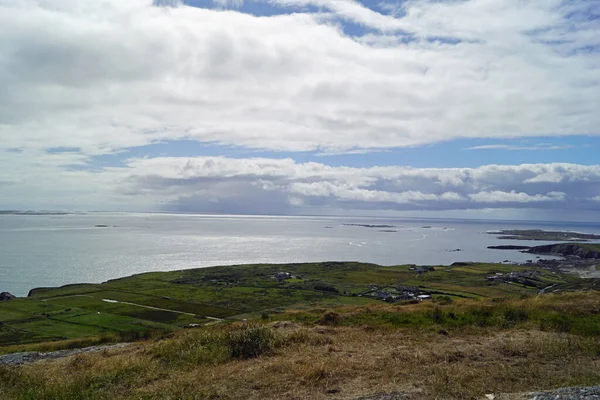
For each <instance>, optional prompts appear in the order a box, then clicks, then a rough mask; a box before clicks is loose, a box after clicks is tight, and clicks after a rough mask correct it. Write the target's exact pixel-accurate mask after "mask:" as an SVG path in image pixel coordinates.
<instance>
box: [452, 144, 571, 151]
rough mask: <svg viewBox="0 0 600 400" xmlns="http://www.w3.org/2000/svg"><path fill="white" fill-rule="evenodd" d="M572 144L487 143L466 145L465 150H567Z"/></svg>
mask: <svg viewBox="0 0 600 400" xmlns="http://www.w3.org/2000/svg"><path fill="white" fill-rule="evenodd" d="M572 148H573V146H572V145H553V144H535V145H531V146H515V145H509V144H486V145H481V146H472V147H466V148H464V149H463V150H530V151H536V150H567V149H572Z"/></svg>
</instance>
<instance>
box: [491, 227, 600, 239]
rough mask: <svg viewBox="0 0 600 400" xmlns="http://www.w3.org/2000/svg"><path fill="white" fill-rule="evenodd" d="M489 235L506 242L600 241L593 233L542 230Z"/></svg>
mask: <svg viewBox="0 0 600 400" xmlns="http://www.w3.org/2000/svg"><path fill="white" fill-rule="evenodd" d="M487 233H488V234H490V235H497V236H498V239H505V240H544V241H550V242H561V241H562V242H578V241H582V242H585V241H588V240H600V235H596V234H592V233H581V232H569V231H545V230H542V229H504V230H500V231H490V232H487Z"/></svg>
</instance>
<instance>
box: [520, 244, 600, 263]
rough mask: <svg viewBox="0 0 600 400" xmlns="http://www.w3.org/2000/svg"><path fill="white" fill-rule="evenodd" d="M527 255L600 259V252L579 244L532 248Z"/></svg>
mask: <svg viewBox="0 0 600 400" xmlns="http://www.w3.org/2000/svg"><path fill="white" fill-rule="evenodd" d="M526 253H533V254H559V255H561V256H565V257H567V256H576V257H579V258H582V259H586V260H589V259H600V252H598V251H595V250H593V249H590V248H587V247H585V246H582V245H579V244H571V243H562V244H549V245H545V246H534V247H531V248H530V249H529V250H527V251H526Z"/></svg>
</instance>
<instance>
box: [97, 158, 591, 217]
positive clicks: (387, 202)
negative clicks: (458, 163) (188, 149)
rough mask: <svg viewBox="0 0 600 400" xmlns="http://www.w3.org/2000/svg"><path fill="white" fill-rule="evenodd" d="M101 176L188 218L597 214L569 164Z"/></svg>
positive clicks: (140, 162) (244, 163)
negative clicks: (515, 211)
mask: <svg viewBox="0 0 600 400" xmlns="http://www.w3.org/2000/svg"><path fill="white" fill-rule="evenodd" d="M104 173H107V174H119V175H120V176H121V182H122V185H121V186H120V187H118V188H116V189H117V190H119V191H121V192H122V194H123V195H125V196H126V197H130V198H131V199H135V198H138V197H140V196H143V197H144V198H146V199H147V198H154V199H155V201H156V202H157V203H159V204H163V207H164V209H169V210H180V211H181V210H182V209H181V204H185V207H184V210H185V211H215V210H218V211H219V212H230V213H253V212H257V208H259V209H260V210H261V212H264V210H265V208H266V209H272V210H276V211H277V212H284V211H285V213H307V212H310V210H313V211H314V210H318V209H322V208H324V207H326V208H336V209H346V210H356V209H363V210H365V209H369V210H382V209H383V210H464V209H494V208H495V209H502V208H547V209H571V208H573V207H578V208H579V209H595V208H597V203H595V202H596V200H597V198H600V166H582V165H574V164H524V165H518V166H500V165H487V166H482V167H478V168H411V167H370V168H351V167H330V166H327V165H324V164H320V163H297V162H295V161H293V160H291V159H267V158H247V159H232V158H223V157H198V158H175V157H159V158H143V159H139V158H138V159H130V160H129V161H128V162H127V165H126V167H124V168H110V169H107V170H106V171H105V172H104ZM549 174H553V177H552V179H548V175H549ZM554 175H556V176H559V177H560V179H557V178H556V177H555V176H554ZM538 177H539V178H538ZM536 178H537V179H536ZM267 205H268V206H267ZM274 212H275V211H274Z"/></svg>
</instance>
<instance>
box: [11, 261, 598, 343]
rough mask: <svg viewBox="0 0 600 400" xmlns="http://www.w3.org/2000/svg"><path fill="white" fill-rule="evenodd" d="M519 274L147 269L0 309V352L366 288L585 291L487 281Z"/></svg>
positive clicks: (362, 299)
mask: <svg viewBox="0 0 600 400" xmlns="http://www.w3.org/2000/svg"><path fill="white" fill-rule="evenodd" d="M525 269H526V268H525V267H523V266H514V265H503V264H481V263H473V264H471V263H466V264H463V265H456V266H439V267H435V270H433V271H429V272H426V273H418V272H416V271H415V267H414V266H408V265H401V266H392V267H384V266H379V265H374V264H364V263H354V262H325V263H306V264H284V265H268V264H261V265H238V266H223V267H214V268H203V269H192V270H183V271H173V272H153V273H147V274H140V275H134V276H131V277H126V278H121V279H115V280H111V281H108V282H106V283H103V284H82V285H67V286H64V287H60V288H40V289H35V290H32V291H31V293H30V296H29V297H28V298H25V299H16V300H12V301H7V302H2V303H0V353H2V352H7V351H9V350H10V349H14V346H15V345H23V344H31V343H38V342H46V341H66V342H65V343H68V346H71V345H72V343H73V340H74V341H75V342H77V341H78V340H81V339H83V338H94V337H95V338H97V340H98V341H107V340H108V339H107V338H114V339H115V340H123V338H127V337H131V338H138V337H144V335H151V334H152V335H155V334H168V333H169V332H172V331H174V330H178V329H181V328H184V327H187V326H190V325H204V324H207V323H215V322H216V321H219V320H221V319H241V318H252V317H256V316H258V315H260V313H267V314H268V313H277V312H279V311H281V310H283V309H286V308H290V307H291V308H297V309H299V308H304V309H307V308H310V307H311V306H312V305H318V304H321V305H326V306H327V307H335V306H337V305H343V306H365V305H369V304H373V305H376V304H379V303H382V302H381V301H380V300H376V299H373V298H369V297H368V296H367V295H366V293H367V292H368V291H369V285H377V286H378V287H380V288H392V289H393V288H394V287H396V286H398V285H408V286H415V287H418V288H419V290H420V291H421V292H425V293H430V294H431V295H432V296H433V298H434V299H436V298H442V297H443V298H448V299H450V300H452V299H454V300H456V299H461V298H469V299H481V298H507V297H509V298H511V297H514V298H518V297H521V296H529V295H535V294H537V292H538V291H539V290H540V289H541V288H544V287H547V286H550V285H558V286H556V288H560V285H564V286H565V287H568V288H569V289H571V290H572V289H577V288H578V287H581V286H585V284H588V285H589V282H588V281H583V280H581V279H579V278H576V277H574V276H570V275H562V274H556V273H552V272H549V271H546V270H540V271H539V274H537V275H535V277H534V278H532V279H528V280H527V281H525V283H515V282H510V283H504V282H489V281H488V279H487V277H488V276H490V275H494V274H497V273H503V274H506V273H509V272H522V271H524V270H525ZM278 272H288V273H290V275H291V276H292V278H291V279H280V280H278V279H274V276H275V275H276V274H277V273H278ZM586 282H587V283H586ZM386 290H387V289H386ZM86 343H88V342H86ZM21 348H22V347H21ZM10 351H12V350H10Z"/></svg>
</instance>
